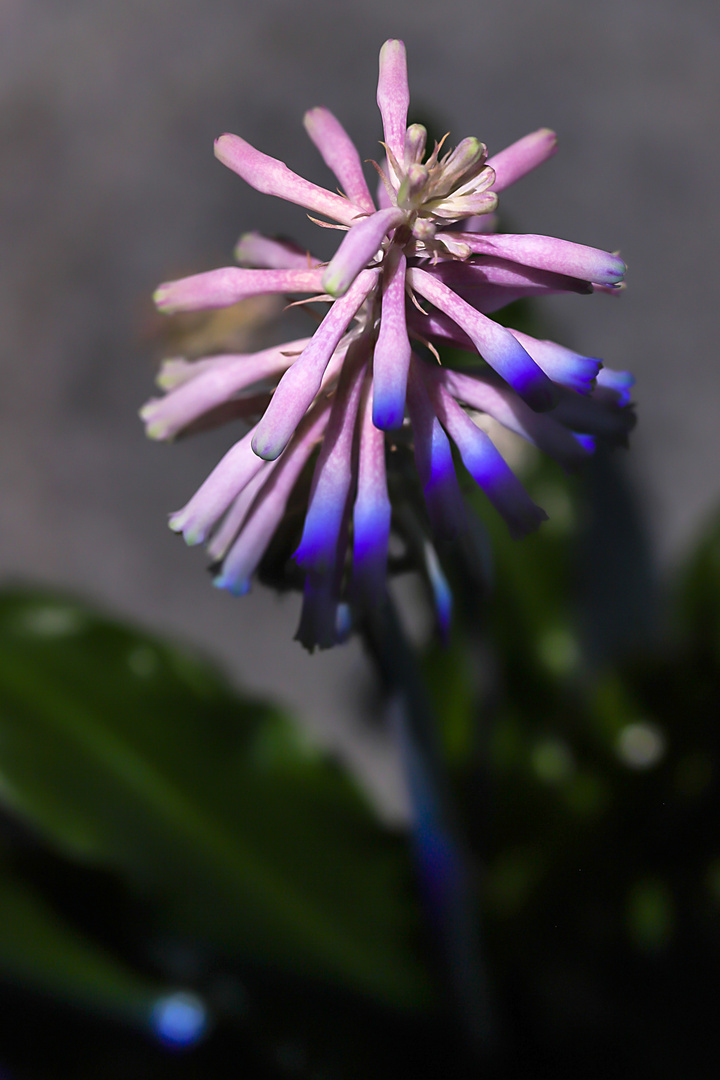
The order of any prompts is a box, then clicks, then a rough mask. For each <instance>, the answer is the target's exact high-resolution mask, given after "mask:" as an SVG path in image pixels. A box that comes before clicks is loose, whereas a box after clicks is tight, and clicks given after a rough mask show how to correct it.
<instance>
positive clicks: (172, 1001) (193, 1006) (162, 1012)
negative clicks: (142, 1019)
mask: <svg viewBox="0 0 720 1080" xmlns="http://www.w3.org/2000/svg"><path fill="white" fill-rule="evenodd" d="M207 1022H208V1016H207V1009H206V1008H205V1005H204V1004H203V1002H202V1001H201V1000H200V998H199V997H197V996H196V995H195V994H189V993H187V992H184V991H181V992H179V993H176V994H169V995H168V996H167V997H163V998H159V999H158V1000H157V1001H156V1002H155V1005H154V1006H153V1010H152V1017H151V1024H152V1029H153V1031H154V1032H155V1034H156V1035H157V1037H158V1039H159V1040H160V1042H162V1043H165V1045H166V1046H178V1047H181V1046H193V1045H194V1044H195V1043H196V1042H198V1041H199V1040H200V1039H201V1038H202V1036H203V1035H204V1033H205V1030H206V1028H207Z"/></svg>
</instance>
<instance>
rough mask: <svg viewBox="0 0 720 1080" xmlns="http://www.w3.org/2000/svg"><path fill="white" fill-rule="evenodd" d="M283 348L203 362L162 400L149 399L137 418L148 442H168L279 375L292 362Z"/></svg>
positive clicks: (276, 346) (278, 347)
mask: <svg viewBox="0 0 720 1080" xmlns="http://www.w3.org/2000/svg"><path fill="white" fill-rule="evenodd" d="M298 344H301V343H298ZM286 349H287V346H284V347H283V346H278V345H275V346H273V347H272V348H271V349H264V350H263V351H262V352H257V353H248V354H246V355H242V354H240V355H237V356H222V357H217V360H218V361H219V362H218V363H212V360H210V361H209V362H208V361H205V364H206V367H205V368H204V369H202V370H201V371H200V373H198V374H197V375H195V376H194V378H191V379H188V380H187V381H185V382H182V383H181V384H180V385H179V386H178V387H177V389H174V390H171V391H170V393H168V394H166V395H165V397H164V398H153V400H152V401H149V402H148V403H147V405H144V406H143V408H142V409H141V410H140V415H141V417H142V419H143V420H144V421H145V423H146V425H147V434H148V435H149V437H150V438H151V439H171V438H172V437H173V436H174V435H177V433H178V432H179V431H182V429H183V428H185V427H187V426H188V424H191V423H192V422H193V421H194V420H197V418H198V417H199V416H202V415H203V414H204V413H207V412H210V410H211V409H215V408H216V407H217V406H218V405H221V404H223V403H224V402H227V401H229V400H231V399H232V398H233V397H234V396H235V395H236V394H238V393H239V392H240V391H241V390H245V389H246V388H247V387H249V386H253V385H254V384H255V383H258V382H261V381H262V380H263V379H267V378H268V377H269V376H271V375H279V374H280V372H283V371H285V370H286V369H287V368H288V367H289V366H290V365H291V364H292V362H293V358H292V357H291V356H286V355H284V353H285V351H286ZM196 363H197V362H196ZM200 363H202V361H200Z"/></svg>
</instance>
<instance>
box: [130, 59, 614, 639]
mask: <svg viewBox="0 0 720 1080" xmlns="http://www.w3.org/2000/svg"><path fill="white" fill-rule="evenodd" d="M377 102H378V106H379V108H380V113H381V116H382V123H383V132H384V141H383V144H382V145H383V147H384V151H385V160H384V163H383V166H384V167H381V166H380V165H376V168H377V170H378V173H379V175H380V184H379V187H378V198H377V201H378V204H379V205H376V202H375V200H374V199H373V197H372V195H371V192H370V189H369V187H368V184H367V182H366V179H365V176H364V174H363V169H362V165H361V161H360V157H359V154H358V152H357V150H356V148H355V146H354V144H353V143H352V141H351V140H350V138H349V136H348V135H347V133H346V132H345V130H344V129H343V127H342V126H341V124H340V122H339V121H338V120H337V119H336V118H335V117H334V116H333V115H332V113H330V112H329V111H328V110H327V109H325V108H316V109H311V110H310V111H309V112H308V113H307V114H306V116H305V127H306V129H307V132H308V134H309V136H310V138H311V139H312V141H313V142H314V143H315V145H316V147H317V148H318V150H319V151H320V154H321V155H322V157H323V159H324V161H325V163H326V164H327V165H328V166H329V168H330V169H331V170H332V171H333V172H334V174H335V176H336V177H337V180H338V182H339V184H340V188H341V189H342V194H336V193H334V192H331V191H328V190H326V189H324V188H322V187H318V186H317V185H315V184H313V183H311V182H310V181H308V180H304V179H302V178H301V177H300V176H297V175H296V174H295V173H293V172H292V171H291V170H290V169H289V168H288V167H287V166H286V165H285V164H284V163H283V162H282V161H278V160H276V159H275V158H271V157H268V156H267V155H266V154H263V153H261V152H260V151H258V150H255V149H254V148H253V147H252V146H250V145H249V144H248V143H246V142H245V141H244V140H243V139H241V138H239V137H238V136H237V135H223V136H221V137H220V138H219V139H218V140H217V142H216V144H215V153H216V156H217V157H218V158H219V159H220V161H222V162H223V163H224V164H225V165H227V166H228V167H229V168H231V169H232V170H233V171H235V172H236V173H238V175H239V176H241V177H242V178H243V179H244V180H245V181H246V182H247V183H249V184H250V185H251V186H252V187H254V188H256V189H257V190H258V191H261V192H264V193H266V194H269V195H276V196H278V197H279V198H282V199H285V200H287V201H289V202H293V203H296V204H298V205H300V206H302V207H304V208H305V209H306V210H309V211H311V212H312V214H313V215H315V214H320V215H323V217H324V218H325V219H330V220H331V221H332V222H334V223H335V224H334V226H333V227H335V228H339V229H341V230H342V231H344V237H343V239H342V242H341V243H340V245H339V247H338V249H337V252H336V253H335V255H334V256H333V258H332V259H331V260H330V262H329V263H326V264H324V263H321V262H320V261H318V260H317V259H314V258H313V257H312V256H311V255H309V254H308V253H307V252H305V251H303V250H301V249H299V248H297V247H296V246H294V245H293V244H290V243H288V242H286V241H279V240H274V239H270V238H267V237H263V236H260V235H259V234H256V233H250V234H247V235H245V236H243V237H241V239H240V242H239V243H238V245H237V248H236V251H235V255H236V259H237V262H238V263H239V265H238V266H231V267H226V268H223V269H219V270H211V271H209V272H207V273H202V274H196V275H194V276H192V277H187V278H183V279H182V280H179V281H172V282H169V283H167V284H164V285H161V286H160V288H159V289H158V290H157V292H156V294H155V300H156V303H157V305H158V307H159V308H160V310H161V311H163V312H166V313H174V312H181V311H198V310H206V309H212V308H221V307H226V306H229V305H231V304H235V303H236V302H238V301H240V300H243V299H245V298H247V297H252V296H256V295H260V294H265V293H281V294H299V295H304V296H307V297H309V298H310V299H312V300H314V301H320V302H323V303H326V304H328V305H329V307H328V308H327V312H326V314H325V316H324V317H323V319H322V321H321V323H320V325H319V326H318V328H317V329H316V331H315V333H314V334H313V336H312V337H309V338H305V339H301V340H297V341H293V342H290V343H288V344H287V345H283V346H279V347H276V348H271V349H266V350H264V351H263V352H257V353H254V354H249V355H236V354H232V355H217V356H211V357H207V358H204V359H201V360H199V361H194V362H187V361H184V360H178V359H173V360H169V361H166V362H165V364H164V365H163V368H162V370H161V373H160V376H159V379H158V382H159V385H160V386H161V387H162V389H163V390H164V391H166V393H165V396H164V397H162V398H160V399H154V400H151V401H150V402H149V403H148V404H147V405H146V406H145V407H144V409H143V410H142V416H143V419H144V420H145V422H146V424H147V430H148V434H149V435H150V436H152V437H154V438H159V439H170V438H172V437H173V436H175V435H177V434H178V433H180V432H182V431H184V430H187V429H195V428H197V427H198V426H203V425H204V426H207V425H208V424H209V423H213V422H216V421H217V420H221V419H233V418H237V419H240V420H241V421H243V422H244V424H245V427H246V428H247V430H246V433H245V434H244V436H243V437H242V438H241V439H240V440H239V441H238V442H236V443H235V444H234V445H233V446H232V447H231V449H230V450H229V451H228V453H227V454H226V455H225V457H224V458H222V460H221V461H220V462H219V464H218V465H217V466H216V468H215V469H214V470H213V472H212V473H211V474H210V476H209V477H208V478H207V480H206V481H205V482H204V483H203V485H202V486H201V487H200V489H199V490H198V491H197V492H196V493H195V495H194V496H193V497H192V498H191V499H190V501H189V503H188V504H187V505H186V506H185V507H184V508H183V509H182V510H180V511H179V512H178V513H176V514H174V515H173V516H172V517H171V519H170V526H171V528H172V529H174V530H176V531H177V532H181V533H182V534H183V535H184V537H185V539H186V541H187V542H188V543H189V544H198V543H205V544H207V546H208V551H209V553H210V555H211V557H212V559H213V560H214V564H213V565H214V570H215V584H216V585H218V586H219V587H221V588H224V589H228V590H229V591H230V592H232V593H235V594H243V593H245V592H246V591H247V590H248V589H249V587H250V581H251V578H252V576H253V574H254V573H255V571H256V570H257V569H258V566H259V564H260V562H261V560H262V559H263V557H264V555H265V553H266V550H267V548H268V546H269V544H270V542H271V540H272V539H273V537H274V535H275V533H276V531H277V530H278V526H279V525H280V523H281V521H282V519H283V518H284V517H285V515H286V513H287V511H288V506H289V504H290V502H291V498H293V497H294V496H296V494H297V491H298V490H300V488H301V487H302V485H301V483H300V481H301V478H302V477H303V476H305V475H307V474H308V473H309V470H310V468H311V467H312V479H311V481H310V485H309V495H308V497H307V508H306V512H305V517H304V526H303V528H302V533H301V536H300V541H299V546H298V547H297V550H296V551H295V553H294V561H295V566H296V567H297V568H299V571H300V573H301V574H302V575H304V604H303V613H302V617H301V623H300V629H299V631H298V637H299V638H300V640H301V641H302V642H303V644H305V645H306V646H307V647H309V648H313V647H314V646H316V645H319V646H321V647H328V646H330V645H332V644H334V643H335V642H336V641H338V640H340V639H341V638H342V636H343V634H344V633H345V631H346V629H347V615H348V612H349V611H350V610H351V609H352V607H353V606H358V605H359V606H362V605H367V604H373V603H375V602H377V601H378V600H379V599H381V598H382V597H383V595H384V590H385V582H386V575H387V565H388V544H389V538H390V531H391V525H392V527H393V529H394V530H395V531H397V532H398V534H399V535H400V537H401V539H405V541H406V545H407V547H408V549H413V550H414V551H415V552H416V553H418V555H419V558H420V560H421V562H422V563H423V565H424V570H425V573H426V576H427V578H428V580H429V582H430V585H431V588H432V590H433V593H434V596H435V602H436V607H437V611H438V619H439V622H440V624H441V626H442V627H446V626H447V622H448V619H449V613H450V598H449V592H448V588H447V583H446V582H445V579H444V577H443V574H442V569H441V567H440V563H439V561H438V559H437V554H436V551H435V549H434V547H433V542H434V541H435V540H438V539H443V538H450V539H452V538H454V537H457V536H458V535H459V534H461V533H462V532H463V531H464V530H465V528H466V527H467V522H466V510H465V507H464V504H463V500H462V497H461V494H460V489H459V485H458V480H457V477H456V472H455V464H454V459H453V452H452V445H453V444H454V446H455V448H456V450H457V453H458V454H459V457H460V459H461V460H462V462H463V465H464V467H465V469H466V470H467V471H468V472H469V473H470V475H471V477H472V478H473V479H474V480H475V482H476V483H477V484H478V485H479V486H480V487H481V488H482V490H483V491H484V492H485V494H486V496H487V498H488V499H489V500H490V502H491V503H492V504H493V506H494V507H495V508H496V509H497V511H498V512H499V513H500V514H501V515H502V517H503V518H504V519H505V521H506V522H507V525H508V527H509V530H510V532H511V534H512V535H513V536H515V537H520V536H522V535H524V534H525V533H528V532H530V531H532V530H533V529H536V528H537V527H538V525H539V524H540V523H541V521H543V519H544V518H545V516H546V515H545V513H544V512H543V510H541V509H540V508H539V507H538V506H536V505H535V503H534V502H533V501H532V499H531V498H530V496H529V495H528V493H527V492H526V491H525V489H524V487H523V486H522V484H521V482H520V480H519V479H518V478H517V477H516V476H515V474H514V473H513V472H512V470H511V469H510V467H509V466H508V465H507V463H506V462H505V461H504V460H503V458H502V456H501V455H500V453H499V452H498V450H497V449H496V448H495V446H494V445H493V442H492V441H491V439H490V437H489V436H488V435H487V434H486V432H485V431H484V430H483V429H482V428H481V427H480V426H478V424H477V423H476V422H475V420H474V419H473V418H472V415H476V414H478V413H479V414H484V415H485V416H486V417H489V418H491V419H492V420H494V421H496V422H497V423H499V424H501V425H503V426H505V427H506V428H509V429H510V430H511V431H513V432H515V433H517V434H518V435H520V436H521V437H523V438H524V439H526V440H528V441H529V442H530V443H533V444H534V445H535V446H537V447H539V448H540V449H541V450H542V451H544V452H545V453H547V454H549V455H551V456H552V457H554V458H555V459H557V460H558V461H559V462H560V463H561V464H562V465H564V466H565V467H567V468H572V467H573V466H575V465H577V464H578V463H579V462H580V461H582V459H583V458H584V457H585V456H586V455H587V454H589V453H591V452H592V450H593V447H594V444H595V440H596V439H597V438H600V439H604V440H606V441H609V442H615V443H621V442H624V441H625V440H626V437H627V433H628V431H629V430H630V428H631V427H632V424H633V416H632V412H631V410H630V408H629V388H630V386H631V385H632V377H631V376H629V375H628V374H627V373H624V372H613V371H610V370H609V369H607V368H604V367H603V366H602V363H601V362H600V361H599V360H597V359H594V358H592V357H588V356H582V355H579V354H578V353H575V352H573V351H571V350H569V349H567V348H564V347H563V346H561V345H557V344H555V343H554V342H551V341H539V340H536V339H535V338H532V337H529V336H528V335H527V334H523V333H520V332H519V331H516V330H512V329H508V328H506V327H504V326H501V325H500V324H499V323H497V322H495V321H494V320H493V319H492V318H491V317H490V316H491V315H492V313H493V312H495V311H497V310H498V309H500V308H502V307H504V306H505V305H506V304H508V303H511V302H512V301H514V300H517V299H519V298H522V297H534V296H540V295H545V294H550V293H558V292H568V291H569V292H576V293H591V292H593V291H598V290H599V291H616V290H617V289H619V288H620V283H621V281H622V278H623V275H624V272H625V266H624V263H623V262H622V261H621V259H620V258H618V256H617V255H616V254H609V253H607V252H605V251H599V250H597V249H595V248H590V247H585V246H583V245H581V244H574V243H570V242H568V241H565V240H559V239H555V238H552V237H548V236H538V235H513V234H498V233H495V232H493V231H492V229H493V227H494V221H495V219H494V214H493V211H494V210H495V208H496V207H497V203H498V195H499V193H500V192H502V191H503V190H504V189H505V188H506V187H508V186H509V185H510V184H512V183H514V182H515V181H516V180H519V179H520V178H521V177H522V176H524V175H525V174H526V173H528V172H529V171H530V170H532V169H534V168H535V167H536V166H538V165H540V164H542V163H543V162H544V161H546V160H547V159H548V158H549V157H550V156H551V155H552V154H554V152H555V149H556V138H555V135H554V134H553V132H551V131H549V130H546V129H542V130H540V131H537V132H534V133H533V134H531V135H527V136H525V138H523V139H520V140H519V141H518V142H516V143H514V144H513V145H512V146H509V147H507V149H505V150H503V151H501V152H500V153H498V154H496V155H494V156H492V157H489V158H488V156H487V151H486V148H485V146H484V145H483V143H481V142H479V141H478V140H477V139H475V138H467V139H463V140H462V141H461V142H460V143H459V144H458V145H457V146H456V147H455V148H454V149H453V150H450V151H445V152H443V143H444V140H443V141H442V142H441V143H440V144H437V143H436V144H435V145H434V147H433V148H432V149H431V150H429V151H428V148H427V146H426V142H427V133H426V131H425V128H423V127H422V125H420V124H411V125H410V126H408V124H407V113H408V102H409V93H408V81H407V65H406V56H405V48H404V45H403V44H402V42H400V41H387V42H386V43H385V44H384V45H383V47H382V50H381V52H380V75H379V81H378V91H377ZM319 224H327V222H324V221H321V222H319ZM443 345H451V346H454V347H455V348H460V349H464V350H467V351H468V352H471V353H474V354H476V357H477V363H476V365H475V366H474V367H467V366H464V367H463V369H462V371H456V370H452V369H450V368H448V367H446V366H443V365H442V364H441V363H440V362H439V358H438V353H437V347H441V346H443ZM468 410H470V412H469V411H468ZM397 447H401V448H402V447H406V448H409V447H412V452H413V453H414V458H415V464H416V468H417V473H418V474H419V479H420V484H421V486H422V489H423V493H424V500H425V505H426V510H427V515H426V517H427V523H428V527H427V528H425V526H424V525H422V526H421V529H420V532H421V535H420V537H419V539H418V536H417V535H416V536H415V538H414V539H413V537H412V536H410V533H411V532H412V529H410V530H408V528H407V527H406V523H405V524H403V522H404V521H405V522H406V518H404V516H403V513H401V512H397V507H393V508H392V510H391V503H390V498H389V495H388V461H387V454H386V452H387V451H388V450H389V449H395V448H397ZM392 456H395V455H391V457H392ZM311 461H314V464H313V465H312V466H311V464H310V463H311ZM423 519H424V518H423ZM423 530H424V531H423Z"/></svg>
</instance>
